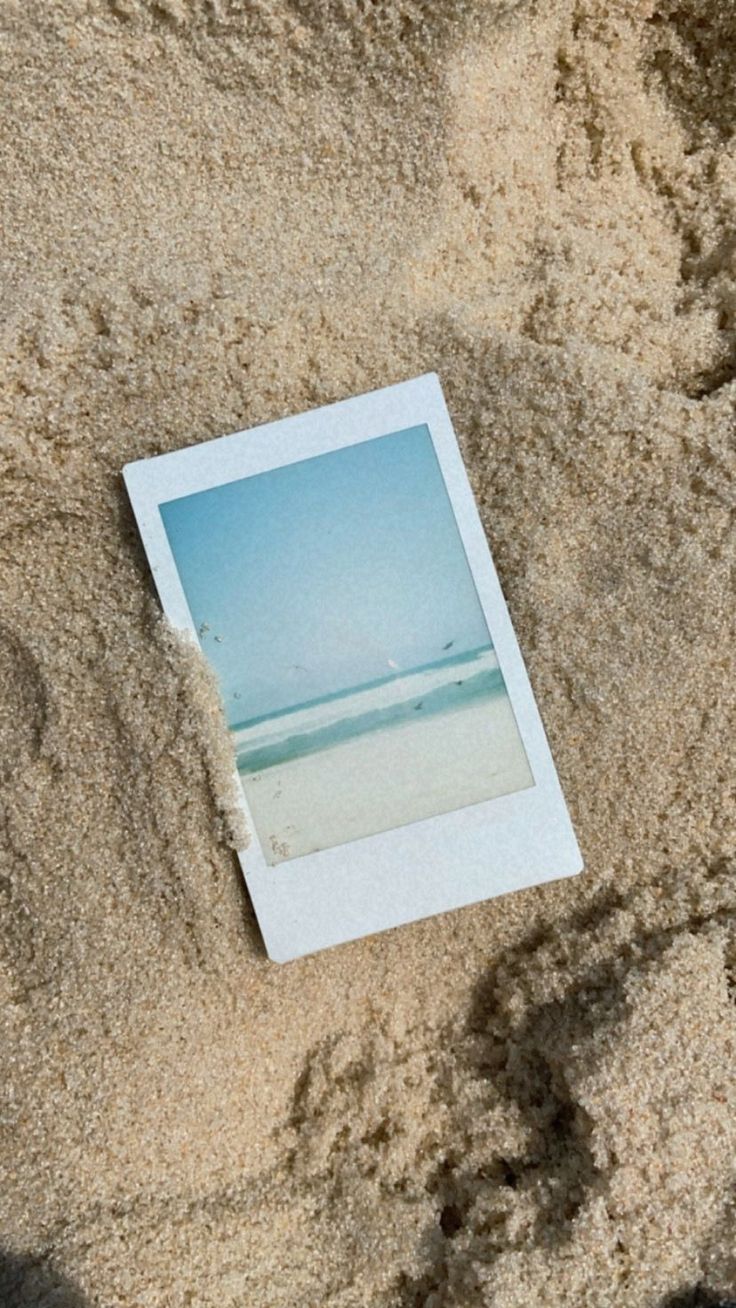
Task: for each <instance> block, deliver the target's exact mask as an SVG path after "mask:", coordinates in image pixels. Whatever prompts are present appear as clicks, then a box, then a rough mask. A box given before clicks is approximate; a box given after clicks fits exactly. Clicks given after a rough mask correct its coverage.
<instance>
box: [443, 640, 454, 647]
mask: <svg viewBox="0 0 736 1308" xmlns="http://www.w3.org/2000/svg"><path fill="white" fill-rule="evenodd" d="M454 644H455V641H454V640H448V642H447V644H446V645H443V646H442V648H443V649H452V647H453V645H454Z"/></svg>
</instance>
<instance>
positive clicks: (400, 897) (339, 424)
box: [124, 374, 582, 962]
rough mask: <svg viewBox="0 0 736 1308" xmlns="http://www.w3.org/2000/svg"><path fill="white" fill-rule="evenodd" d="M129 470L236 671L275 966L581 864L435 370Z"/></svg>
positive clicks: (210, 640) (178, 610) (230, 691)
mask: <svg viewBox="0 0 736 1308" xmlns="http://www.w3.org/2000/svg"><path fill="white" fill-rule="evenodd" d="M124 477H125V482H126V485H127V488H128V493H129V495H130V499H131V502H132V505H133V510H134V513H135V516H136V519H137V522H138V527H139V529H140V533H141V536H142V538H143V543H144V545H145V549H146V553H147V555H148V559H149V562H150V566H151V570H152V573H153V577H154V580H155V583H156V586H157V589H158V593H159V595H160V598H161V603H162V605H163V608H164V611H165V613H166V615H167V617H168V619H169V621H170V622H171V623H172V624H173V626H174V627H176V628H178V629H179V630H181V631H183V632H186V633H188V634H189V636H190V637H191V638H192V639H193V640H195V641H197V642H198V643H199V645H200V646H201V648H202V651H203V652H204V654H205V656H206V657H207V658H208V659H209V661H210V663H211V664H212V667H213V668H214V670H215V672H216V674H217V677H218V680H219V685H220V690H221V694H222V700H223V703H224V706H225V713H226V716H227V722H228V726H229V729H230V734H231V738H232V746H233V755H234V765H235V768H236V771H237V778H238V793H239V795H242V804H243V809H244V812H245V816H246V819H247V822H248V826H249V828H250V831H251V833H252V839H251V844H250V846H249V847H248V848H247V849H245V850H243V851H242V852H241V853H240V854H239V858H240V861H241V864H242V868H243V872H244V875H245V879H246V882H247V886H248V890H249V892H250V895H251V898H252V901H253V905H254V907H255V911H256V914H257V916H258V921H259V925H260V928H261V931H262V933H263V937H264V940H265V944H266V948H267V950H268V953H269V956H270V957H271V958H272V959H274V960H276V961H279V962H284V961H286V960H288V959H293V958H297V957H299V956H301V955H303V954H308V953H312V952H314V951H316V950H319V949H325V948H327V947H328V946H331V945H336V944H339V943H341V942H344V941H347V940H352V939H355V938H356V937H358V936H365V935H369V934H372V933H373V932H377V931H383V930H386V929H387V928H388V927H395V926H399V925H401V924H402V923H407V922H412V921H415V920H416V919H418V918H423V917H428V916H430V915H432V914H435V913H441V912H444V911H446V910H449V909H454V908H459V907H461V906H462V905H465V904H471V903H474V902H477V901H479V900H483V899H488V898H490V897H492V896H495V895H501V894H507V893H508V892H509V891H513V890H518V889H521V888H522V887H525V886H532V885H537V884H540V883H542V882H545V881H550V880H556V879H558V878H561V877H567V876H572V875H574V874H575V873H577V872H580V871H581V868H582V862H581V857H580V852H579V850H578V846H577V843H576V840H575V835H574V832H573V829H572V825H571V823H570V819H569V816H568V813H567V809H566V806H565V801H564V798H563V795H562V792H561V789H560V785H559V782H558V779H557V774H556V772H555V767H554V763H553V761H552V757H551V754H550V751H549V746H548V744H547V740H546V737H545V734H544V728H543V726H542V723H541V720H540V717H539V713H538V711H537V707H536V704H535V701H534V697H533V694H532V691H531V688H530V685H529V681H528V678H527V675H526V671H525V668H524V663H523V661H522V658H521V654H520V652H519V648H518V645H517V643H516V638H515V636H514V632H513V629H512V626H511V622H510V619H509V615H508V612H507V609H506V604H505V602H504V599H503V595H502V593H501V588H500V586H499V583H498V579H497V577H496V573H495V570H494V567H493V563H492V561H491V555H490V552H489V549H488V544H487V541H486V537H485V533H484V530H483V527H482V525H481V522H480V518H479V516H478V512H477V509H476V506H475V502H474V499H473V494H472V491H471V489H470V486H469V483H468V479H467V476H466V472H465V468H464V465H463V461H462V457H461V455H460V451H459V449H458V445H457V441H456V438H455V434H454V431H453V428H452V423H451V421H450V417H449V414H448V412H447V409H446V406H445V402H444V398H443V395H442V389H441V387H440V383H439V380H438V378H437V376H436V375H435V374H429V375H427V376H423V377H418V378H416V379H414V380H412V381H407V382H403V383H401V384H399V385H396V386H388V387H386V388H385V389H384V390H380V391H375V392H373V393H371V394H369V395H361V396H357V397H355V398H353V399H348V400H344V401H342V402H341V403H338V404H331V405H328V406H327V407H325V408H321V409H317V410H315V411H313V412H311V413H305V414H300V415H298V416H295V417H290V418H284V419H282V420H281V421H278V422H272V423H267V424H266V425H265V426H261V427H255V428H253V429H252V430H250V431H243V432H237V433H236V434H234V435H231V436H223V437H220V438H219V439H216V440H211V441H208V442H206V443H204V444H200V445H194V446H190V447H189V448H188V449H184V450H179V451H176V452H175V453H172V454H164V455H160V456H159V457H155V458H150V459H145V460H140V461H138V462H136V463H131V464H128V466H127V467H126V468H125V470H124Z"/></svg>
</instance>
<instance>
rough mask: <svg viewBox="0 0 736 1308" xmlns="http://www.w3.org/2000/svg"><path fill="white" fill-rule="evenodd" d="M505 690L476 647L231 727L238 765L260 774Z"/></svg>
mask: <svg viewBox="0 0 736 1308" xmlns="http://www.w3.org/2000/svg"><path fill="white" fill-rule="evenodd" d="M505 693H506V687H505V685H504V680H503V677H502V675H501V670H500V668H499V666H498V661H497V659H496V655H495V653H494V651H493V648H492V647H491V646H490V645H485V646H481V647H480V648H478V649H474V650H470V651H468V652H466V653H463V654H458V655H455V656H450V657H449V658H443V659H438V660H436V661H435V662H434V663H428V664H425V665H424V666H423V667H420V668H413V669H412V670H411V671H410V672H395V673H393V674H392V675H390V676H388V677H384V678H382V679H381V680H380V681H373V682H369V683H368V684H367V685H364V686H359V687H358V688H357V689H352V690H347V691H340V692H338V693H336V694H332V695H326V696H325V697H324V698H322V699H317V700H311V701H309V702H307V703H306V704H297V705H295V706H293V707H292V708H289V709H285V710H283V711H282V712H281V713H276V714H270V715H269V716H268V717H264V718H255V719H253V720H251V721H250V722H243V723H240V724H239V725H237V726H235V727H233V728H232V732H233V736H234V739H235V752H236V757H237V764H238V770H239V771H240V772H241V773H253V772H260V771H262V770H263V769H264V768H269V767H273V766H274V765H275V764H279V763H288V762H291V761H292V760H293V759H297V758H303V757H304V756H305V755H307V754H314V753H317V752H319V751H320V750H323V749H329V748H330V747H331V746H332V745H337V744H342V743H343V742H345V741H347V740H353V739H355V738H356V737H358V736H363V735H365V734H366V733H368V732H375V731H386V730H390V729H391V728H392V727H395V726H399V725H401V724H402V723H406V722H410V721H413V720H420V719H422V718H427V717H434V716H435V715H437V714H440V713H448V712H452V711H453V710H455V709H460V708H465V707H466V706H467V705H468V704H471V703H474V702H476V701H477V700H480V699H484V698H492V697H495V696H497V695H499V694H505Z"/></svg>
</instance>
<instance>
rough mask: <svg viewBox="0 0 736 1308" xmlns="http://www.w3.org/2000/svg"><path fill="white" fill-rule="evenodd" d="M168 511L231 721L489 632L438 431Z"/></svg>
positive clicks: (368, 447)
mask: <svg viewBox="0 0 736 1308" xmlns="http://www.w3.org/2000/svg"><path fill="white" fill-rule="evenodd" d="M160 507H161V516H162V518H163V522H164V527H165V529H166V533H167V536H168V538H169V542H170V544H171V548H172V551H173V554H174V557H175V559H176V563H177V567H178V570H179V574H180V577H181V580H182V585H183V587H184V592H185V594H186V597H187V601H188V603H189V607H190V610H191V613H192V617H193V619H194V622H195V624H196V626H197V627H198V628H202V624H206V625H205V627H204V628H203V629H202V630H201V631H200V639H201V642H202V647H203V649H204V651H205V653H206V654H207V656H208V658H209V659H210V661H211V663H212V664H213V666H214V668H215V670H216V672H217V674H218V677H219V679H220V684H221V690H222V695H223V699H224V702H225V707H226V710H227V716H228V721H229V723H230V725H231V726H233V725H236V724H237V723H240V722H244V721H248V720H250V719H251V718H254V717H260V716H263V715H266V714H269V713H274V712H279V711H281V710H283V709H285V708H288V707H291V706H292V705H296V704H302V703H304V702H305V701H307V700H311V699H317V698H320V697H322V696H325V695H330V694H333V693H335V692H336V691H344V690H350V689H352V688H354V687H356V686H359V685H363V684H364V683H366V682H368V681H372V680H376V679H378V678H381V677H385V676H390V675H391V674H392V673H393V672H396V671H401V672H404V671H408V670H409V669H411V668H415V667H419V666H421V665H423V664H426V663H430V662H433V661H434V660H435V659H438V658H442V657H450V656H451V655H456V654H459V653H462V652H464V651H466V650H471V649H475V648H477V647H478V646H480V645H485V644H487V643H488V641H489V636H488V629H487V627H486V623H485V619H484V617H483V613H482V610H481V607H480V603H479V601H478V597H477V595H476V591H475V585H474V583H473V579H472V577H471V574H470V570H469V568H468V564H467V561H466V558H465V553H464V551H463V547H462V543H461V540H460V536H459V533H458V530H457V526H456V524H455V518H454V514H453V512H452V508H451V505H450V501H449V499H448V496H447V491H446V490H445V486H444V482H443V479H442V474H441V472H440V467H439V463H438V462H437V457H436V455H435V452H434V447H433V445H432V441H431V438H430V435H429V431H428V429H427V427H426V426H422V427H412V428H410V429H408V430H407V431H401V432H396V433H394V434H392V435H390V436H384V437H380V438H378V439H376V440H369V441H364V442H361V443H360V444H358V445H352V446H349V447H347V448H345V449H341V450H336V451H334V452H332V453H329V454H322V455H318V456H316V457H314V458H310V459H305V460H304V461H302V462H300V463H292V464H289V465H287V466H286V467H283V468H276V469H273V470H272V471H269V472H264V473H260V474H258V475H257V476H253V477H246V478H244V479H243V480H241V481H236V482H231V483H230V484H228V485H225V486H218V487H215V488H214V489H212V490H207V491H200V492H198V493H197V494H194V495H187V496H185V497H183V498H182V499H177V500H171V501H169V502H168V503H167V504H162V505H161V506H160ZM450 641H452V642H453V643H452V646H451V648H450V649H449V650H446V651H445V650H443V646H445V645H447V644H448V642H450Z"/></svg>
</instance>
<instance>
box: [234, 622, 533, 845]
mask: <svg viewBox="0 0 736 1308" xmlns="http://www.w3.org/2000/svg"><path fill="white" fill-rule="evenodd" d="M233 737H234V742H235V748H236V755H237V763H238V772H239V775H240V780H241V783H242V786H243V789H244V792H245V795H246V799H247V800H248V804H249V807H250V810H251V816H252V818H253V822H254V824H255V827H256V831H257V832H258V836H259V839H260V841H261V845H262V847H263V850H264V854H265V857H266V861H267V862H268V863H269V864H270V865H274V864H276V863H280V862H283V861H284V860H285V859H289V858H297V857H299V856H301V855H304V854H310V853H314V852H316V851H317V850H320V849H329V848H332V847H333V846H335V845H340V844H344V843H347V842H349V841H351V840H358V839H360V838H361V837H364V836H369V835H375V834H376V833H377V832H379V831H388V830H391V829H392V828H394V827H400V826H404V825H406V824H407V823H410V822H417V821H420V820H422V819H424V818H430V817H435V816H438V815H439V814H442V813H449V812H452V811H453V810H455V809H459V808H464V807H466V806H467V805H469V804H477V803H480V802H482V801H484V800H488V799H493V798H495V797H496V796H498V795H503V794H509V793H511V792H513V791H516V790H522V789H525V788H526V787H527V786H530V785H532V784H533V779H532V775H531V772H530V769H529V764H528V762H527V758H526V754H525V752H524V747H523V744H522V741H521V737H520V735H519V731H518V728H517V725H516V721H515V718H514V715H513V711H512V708H511V702H510V700H509V697H508V694H507V692H506V687H505V684H504V680H503V677H502V675H501V671H500V669H499V666H498V662H497V659H496V655H495V653H494V651H493V649H492V647H491V646H490V645H488V644H486V645H483V646H480V647H478V648H475V649H472V650H469V651H464V652H462V653H459V654H447V655H446V656H444V657H443V658H440V659H437V660H435V661H434V662H432V663H427V664H425V665H423V666H421V667H418V668H412V669H411V670H410V671H401V670H400V669H396V670H395V671H394V672H393V673H392V674H391V675H390V676H387V677H382V678H381V679H380V680H374V681H372V682H369V683H368V684H366V685H362V686H359V687H357V688H356V689H354V690H349V691H343V692H340V693H337V694H332V695H327V696H323V697H322V698H320V699H315V700H312V701H310V702H308V703H303V704H297V705H295V706H294V707H293V708H290V709H288V710H286V711H285V712H281V713H276V714H271V715H269V716H268V717H263V718H260V719H256V720H253V721H251V722H244V723H242V724H240V725H238V726H236V727H235V728H233Z"/></svg>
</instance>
